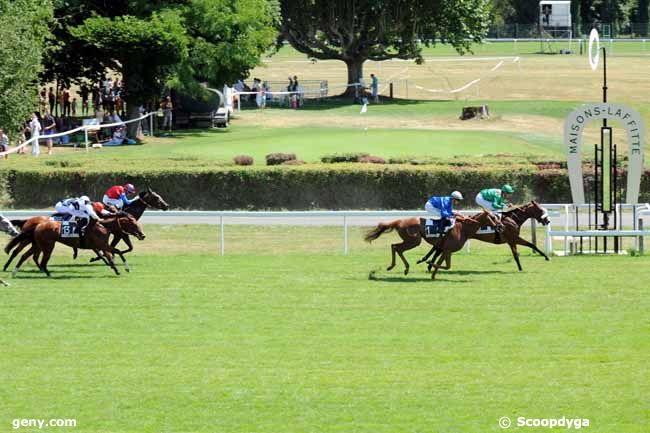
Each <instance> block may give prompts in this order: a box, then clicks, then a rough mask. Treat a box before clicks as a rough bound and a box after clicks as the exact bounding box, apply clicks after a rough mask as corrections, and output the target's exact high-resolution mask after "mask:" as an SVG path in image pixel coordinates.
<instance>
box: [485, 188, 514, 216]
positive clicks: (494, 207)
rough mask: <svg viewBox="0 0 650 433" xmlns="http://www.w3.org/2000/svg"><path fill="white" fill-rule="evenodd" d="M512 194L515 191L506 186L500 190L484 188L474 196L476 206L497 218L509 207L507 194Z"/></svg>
mask: <svg viewBox="0 0 650 433" xmlns="http://www.w3.org/2000/svg"><path fill="white" fill-rule="evenodd" d="M513 192H515V189H514V188H513V187H512V186H510V185H508V184H505V185H503V186H502V187H501V189H499V188H486V189H483V190H481V192H479V193H478V194H477V195H476V204H477V205H479V206H481V207H484V208H485V209H487V210H489V211H491V212H492V213H493V214H495V215H497V216H498V213H499V212H501V211H503V209H504V208H506V207H508V206H510V205H511V203H510V202H508V201H507V199H508V194H512V193H513Z"/></svg>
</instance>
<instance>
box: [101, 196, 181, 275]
mask: <svg viewBox="0 0 650 433" xmlns="http://www.w3.org/2000/svg"><path fill="white" fill-rule="evenodd" d="M150 207H151V208H154V209H160V210H168V209H169V205H168V204H167V202H166V201H165V200H163V198H162V197H161V196H160V195H159V194H157V193H156V192H154V191H152V189H151V188H147V190H146V191H142V192H141V193H140V194H138V199H137V200H134V201H133V202H132V203H131V204H129V205H126V206H124V208H123V209H122V212H126V213H127V214H130V215H132V216H133V218H135V219H136V220H140V218H142V214H143V213H144V211H145V210H147V208H150ZM120 241H124V243H125V244H126V246H127V247H128V249H126V250H120V251H118V250H116V252H117V253H118V255H119V256H120V258H121V259H122V261H123V262H124V269H125V270H126V271H127V272H130V271H131V270H130V268H129V264H128V263H127V261H126V260H125V259H124V254H126V253H129V252H131V251H133V244H132V243H131V238H129V235H128V234H127V233H124V232H122V233H121V234H113V240H112V241H111V247H113V248H115V247H117V245H118V244H119V243H120ZM100 258H101V257H93V258H92V259H90V261H91V262H95V261H97V260H99V259H100Z"/></svg>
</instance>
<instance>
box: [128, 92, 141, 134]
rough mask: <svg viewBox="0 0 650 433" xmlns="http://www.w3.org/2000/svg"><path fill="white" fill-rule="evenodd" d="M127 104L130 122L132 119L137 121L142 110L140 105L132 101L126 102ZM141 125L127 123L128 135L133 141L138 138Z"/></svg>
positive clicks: (138, 123)
mask: <svg viewBox="0 0 650 433" xmlns="http://www.w3.org/2000/svg"><path fill="white" fill-rule="evenodd" d="M125 102H126V110H127V112H128V114H129V115H128V117H129V120H131V119H137V118H138V117H140V109H139V105H138V104H136V103H134V102H132V101H125ZM139 125H140V122H131V123H127V125H126V135H127V137H129V138H131V139H136V138H137V136H138V126H139Z"/></svg>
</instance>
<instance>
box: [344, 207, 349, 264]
mask: <svg viewBox="0 0 650 433" xmlns="http://www.w3.org/2000/svg"><path fill="white" fill-rule="evenodd" d="M343 255H344V256H347V255H348V217H346V216H345V215H343Z"/></svg>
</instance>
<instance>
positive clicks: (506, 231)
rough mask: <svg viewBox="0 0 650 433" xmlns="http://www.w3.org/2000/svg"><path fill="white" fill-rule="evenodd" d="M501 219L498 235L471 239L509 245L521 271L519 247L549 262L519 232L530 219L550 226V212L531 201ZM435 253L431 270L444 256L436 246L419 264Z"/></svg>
mask: <svg viewBox="0 0 650 433" xmlns="http://www.w3.org/2000/svg"><path fill="white" fill-rule="evenodd" d="M501 215H502V217H501V223H502V224H503V231H502V232H501V233H499V234H498V235H497V233H494V232H493V233H475V234H474V235H473V236H472V237H471V239H478V240H480V241H483V242H489V243H491V244H495V245H501V244H505V243H507V244H508V245H509V246H510V251H512V256H513V257H514V259H515V262H516V263H517V268H519V270H520V271H521V270H522V268H521V263H520V262H519V252H518V251H517V245H523V246H525V247H528V248H530V249H532V250H533V251H536V252H537V253H539V254H541V255H542V257H544V258H545V259H546V260H549V258H548V256H547V255H546V254H544V253H543V252H542V250H540V249H539V248H537V246H536V245H535V244H533V243H531V242H528V241H527V240H526V239H523V238H522V237H521V236H520V235H519V232H520V231H521V226H523V225H524V223H525V222H526V221H528V220H529V219H530V218H534V219H535V220H536V221H537V222H538V223H540V224H542V225H548V224H549V223H550V222H551V221H550V220H549V219H548V211H547V210H546V209H544V208H543V207H542V206H540V205H539V204H538V203H537V202H536V201H534V200H533V201H531V202H530V203H529V204H526V205H523V206H520V207H517V208H514V209H510V210H508V211H506V212H503V213H502V214H501ZM434 251H435V253H436V254H435V256H434V257H433V259H431V261H430V262H429V269H431V267H432V263H433V262H435V261H436V259H437V258H438V256H440V254H442V250H440V249H437V248H436V246H434V247H433V248H431V251H429V252H428V253H427V254H426V255H425V256H424V257H422V258H421V259H420V260H418V263H422V262H424V261H426V260H427V259H428V258H429V257H430V256H431V254H432V253H433V252H434Z"/></svg>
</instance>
